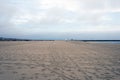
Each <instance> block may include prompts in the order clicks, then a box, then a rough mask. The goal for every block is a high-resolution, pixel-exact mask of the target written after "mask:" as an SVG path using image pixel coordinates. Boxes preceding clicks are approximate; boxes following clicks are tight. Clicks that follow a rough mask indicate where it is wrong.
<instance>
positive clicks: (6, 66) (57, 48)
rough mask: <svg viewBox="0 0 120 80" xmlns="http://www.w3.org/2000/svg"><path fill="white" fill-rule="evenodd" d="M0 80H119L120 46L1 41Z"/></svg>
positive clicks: (72, 42)
mask: <svg viewBox="0 0 120 80" xmlns="http://www.w3.org/2000/svg"><path fill="white" fill-rule="evenodd" d="M0 80H120V44H107V43H106V44H100V43H85V42H79V41H15V42H14V41H3V42H2V41H1V42H0Z"/></svg>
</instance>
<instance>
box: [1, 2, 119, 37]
mask: <svg viewBox="0 0 120 80" xmlns="http://www.w3.org/2000/svg"><path fill="white" fill-rule="evenodd" d="M0 36H1V37H13V38H31V39H71V38H72V39H120V0H0Z"/></svg>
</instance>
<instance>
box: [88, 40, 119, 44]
mask: <svg viewBox="0 0 120 80" xmlns="http://www.w3.org/2000/svg"><path fill="white" fill-rule="evenodd" d="M88 42H89V41H88ZM90 43H110V44H120V41H90Z"/></svg>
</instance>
